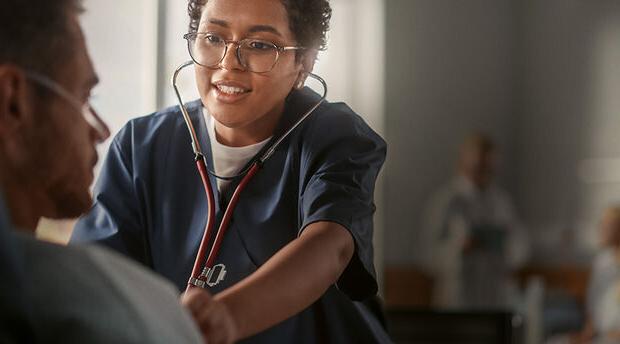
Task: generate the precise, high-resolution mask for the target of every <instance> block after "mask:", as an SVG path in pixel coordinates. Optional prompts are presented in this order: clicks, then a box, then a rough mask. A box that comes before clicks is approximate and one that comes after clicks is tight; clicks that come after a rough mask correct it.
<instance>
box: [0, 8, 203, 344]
mask: <svg viewBox="0 0 620 344" xmlns="http://www.w3.org/2000/svg"><path fill="white" fill-rule="evenodd" d="M81 11H82V10H81V5H80V3H79V1H77V0H57V1H46V0H33V1H28V2H24V1H22V0H3V1H2V2H0V23H2V24H1V25H2V30H0V46H1V47H2V49H1V50H0V190H1V191H2V192H1V193H2V194H3V196H4V199H5V201H6V209H4V207H3V206H2V202H0V224H2V225H1V226H0V230H1V231H2V233H1V234H2V255H0V280H2V281H3V286H2V289H1V290H2V298H1V299H0V306H1V309H0V311H1V313H2V314H1V315H2V319H3V320H4V318H7V319H17V320H16V323H18V326H17V327H13V328H8V326H4V324H5V323H4V322H3V326H2V327H0V342H3V343H4V342H24V341H28V342H31V341H35V340H36V341H39V342H61V343H74V342H75V343H77V342H79V343H139V342H140V343H198V342H201V341H202V339H201V338H200V335H199V332H198V331H197V329H196V327H195V326H194V324H193V321H192V319H191V317H190V316H189V314H188V313H186V312H185V311H184V310H183V309H182V308H181V307H180V306H179V304H178V298H177V297H178V295H177V293H176V292H175V289H174V287H172V286H171V285H169V284H168V283H166V282H164V281H163V280H162V279H160V278H158V277H156V276H154V275H153V274H151V273H149V272H147V271H146V270H144V269H143V268H142V267H140V266H138V265H137V264H135V263H131V262H129V261H127V260H125V259H124V258H121V257H119V256H118V255H115V254H112V253H110V252H108V251H105V250H103V249H100V248H95V247H91V248H84V247H65V246H58V245H53V244H48V243H43V242H38V241H37V240H35V239H34V238H33V237H32V233H33V232H34V230H35V228H36V226H37V223H38V221H39V219H40V218H41V217H43V216H45V217H49V218H69V217H76V216H78V215H80V214H82V213H83V212H85V211H87V210H88V209H89V207H90V206H91V203H92V199H91V196H90V193H89V191H88V189H89V185H90V184H91V182H92V179H93V172H92V169H93V167H94V165H95V163H96V162H97V153H96V150H95V146H96V144H97V143H99V142H101V141H103V140H105V139H106V138H107V137H108V136H109V132H108V129H107V127H106V125H105V124H104V123H103V122H102V121H101V120H100V119H99V117H98V115H97V114H96V112H95V111H94V110H93V108H92V107H91V106H90V104H89V96H90V92H91V89H92V88H93V87H94V86H95V85H96V84H97V76H96V74H95V71H94V69H93V66H92V63H91V60H90V58H89V56H88V52H87V49H86V45H85V41H84V37H83V34H82V30H81V28H80V25H79V23H78V15H79V14H80V13H81ZM1 196H2V195H0V198H2V197H1ZM5 210H6V211H5ZM7 227H10V228H12V229H15V230H16V232H18V233H15V234H13V233H8V232H7ZM8 250H10V251H8ZM4 281H8V284H5V282H4ZM24 336H32V337H34V338H31V337H24ZM24 338H29V339H24Z"/></svg>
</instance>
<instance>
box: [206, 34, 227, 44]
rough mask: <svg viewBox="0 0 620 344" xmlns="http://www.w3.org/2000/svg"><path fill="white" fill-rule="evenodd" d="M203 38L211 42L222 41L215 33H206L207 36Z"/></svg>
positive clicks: (218, 42) (217, 42)
mask: <svg viewBox="0 0 620 344" xmlns="http://www.w3.org/2000/svg"><path fill="white" fill-rule="evenodd" d="M205 40H206V41H207V42H208V43H211V44H220V43H222V42H223V41H224V40H223V39H222V37H220V36H216V35H207V37H205Z"/></svg>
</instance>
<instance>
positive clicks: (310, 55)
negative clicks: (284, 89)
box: [293, 49, 319, 90]
mask: <svg viewBox="0 0 620 344" xmlns="http://www.w3.org/2000/svg"><path fill="white" fill-rule="evenodd" d="M318 53H319V51H318V50H316V49H310V50H307V51H306V52H304V54H303V56H301V61H300V63H301V70H300V71H299V75H298V76H297V80H295V85H294V86H293V87H294V88H295V89H297V90H299V89H301V88H303V87H304V83H305V82H306V78H307V77H308V73H312V70H313V69H314V62H315V61H316V57H317V55H318Z"/></svg>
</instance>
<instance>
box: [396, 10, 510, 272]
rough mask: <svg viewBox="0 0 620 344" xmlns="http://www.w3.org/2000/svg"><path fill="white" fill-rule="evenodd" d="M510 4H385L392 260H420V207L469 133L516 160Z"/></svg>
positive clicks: (506, 174) (505, 166) (506, 178)
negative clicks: (492, 140)
mask: <svg viewBox="0 0 620 344" xmlns="http://www.w3.org/2000/svg"><path fill="white" fill-rule="evenodd" d="M513 12H514V9H513V5H512V2H511V1H508V0H471V1H450V0H413V1H412V0H387V1H386V23H387V27H386V82H385V84H386V87H385V101H386V135H387V140H388V142H389V151H388V163H387V166H386V170H385V209H386V211H385V219H386V222H385V228H386V232H385V245H386V247H387V248H389V249H387V250H386V256H385V257H386V263H387V264H396V263H410V262H420V260H421V259H422V252H423V248H424V245H423V242H422V237H421V236H422V234H421V223H422V214H423V208H424V207H425V202H426V200H427V198H428V197H429V196H430V193H432V192H433V190H434V189H436V187H437V186H439V185H441V184H442V183H444V182H446V181H447V180H448V179H449V178H450V177H451V175H452V172H453V170H454V161H455V158H456V147H457V146H458V144H459V142H460V141H461V140H462V139H463V137H464V136H465V135H466V134H467V133H469V132H470V131H471V130H474V129H480V130H485V131H487V132H489V133H490V134H492V135H493V136H494V137H496V138H497V140H498V144H499V149H500V150H501V152H502V153H503V156H504V159H503V162H502V167H501V170H502V172H501V177H502V178H501V179H502V180H503V182H504V184H505V185H506V186H507V187H509V188H511V187H512V184H511V183H510V182H511V181H512V180H513V176H512V172H511V171H512V170H513V168H514V162H513V161H512V160H511V157H512V152H513V150H514V133H513V130H512V127H513V122H514V102H515V97H514V95H513V94H514V80H513V79H514V63H515V61H514V58H513V54H514V41H515V39H514V34H515V33H514V30H513V28H514V20H513Z"/></svg>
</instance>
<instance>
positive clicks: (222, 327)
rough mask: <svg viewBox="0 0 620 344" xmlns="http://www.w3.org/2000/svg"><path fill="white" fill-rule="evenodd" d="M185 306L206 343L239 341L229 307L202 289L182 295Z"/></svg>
mask: <svg viewBox="0 0 620 344" xmlns="http://www.w3.org/2000/svg"><path fill="white" fill-rule="evenodd" d="M181 304H183V306H185V307H186V308H187V309H188V310H189V311H190V313H191V314H192V316H193V317H194V321H195V322H196V324H197V325H198V327H199V328H200V331H201V332H202V335H203V337H204V339H205V343H208V344H229V343H234V342H235V341H236V340H237V339H238V330H237V325H236V323H235V320H234V319H233V316H232V314H231V312H230V311H229V309H228V307H227V306H226V305H225V304H224V303H223V302H222V301H219V300H217V299H216V298H214V297H213V296H211V294H209V293H208V292H207V291H206V290H204V289H202V288H191V289H190V290H189V291H187V292H185V293H183V295H181Z"/></svg>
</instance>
